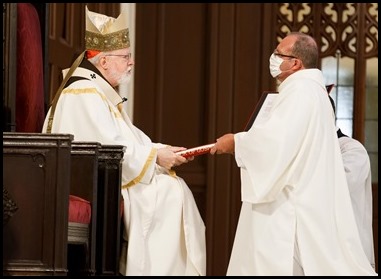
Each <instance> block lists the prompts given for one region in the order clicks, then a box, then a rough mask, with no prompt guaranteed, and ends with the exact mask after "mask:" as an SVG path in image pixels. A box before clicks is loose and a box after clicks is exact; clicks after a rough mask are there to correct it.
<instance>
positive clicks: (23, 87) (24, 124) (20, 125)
mask: <svg viewBox="0 0 381 279" xmlns="http://www.w3.org/2000/svg"><path fill="white" fill-rule="evenodd" d="M40 28H41V27H40V20H39V18H38V13H37V11H36V9H35V7H34V6H33V5H32V4H31V3H18V4H17V85H16V132H31V133H39V132H41V130H42V125H43V123H44V117H45V109H44V72H43V58H42V38H41V30H40Z"/></svg>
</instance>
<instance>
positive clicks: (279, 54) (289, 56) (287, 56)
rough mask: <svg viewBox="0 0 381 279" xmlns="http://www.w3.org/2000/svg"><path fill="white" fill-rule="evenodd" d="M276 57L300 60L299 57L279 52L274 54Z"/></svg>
mask: <svg viewBox="0 0 381 279" xmlns="http://www.w3.org/2000/svg"><path fill="white" fill-rule="evenodd" d="M273 53H274V55H275V56H278V57H280V58H283V57H286V58H294V59H298V57H295V56H292V55H286V54H282V53H279V52H275V51H274V52H273Z"/></svg>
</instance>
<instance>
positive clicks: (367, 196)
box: [339, 137, 375, 268]
mask: <svg viewBox="0 0 381 279" xmlns="http://www.w3.org/2000/svg"><path fill="white" fill-rule="evenodd" d="M339 144H340V150H341V155H342V156H343V163H344V169H345V174H346V177H347V182H348V187H349V192H350V196H351V200H352V206H353V210H354V214H355V218H356V223H357V227H358V229H359V233H360V238H361V243H362V245H363V247H364V250H365V253H366V255H367V257H368V260H369V262H370V263H371V265H372V266H373V268H375V259H374V243H373V225H372V222H373V207H372V205H373V199H372V175H371V168H370V160H369V156H368V152H367V151H366V149H365V147H364V146H363V145H362V144H361V143H360V142H359V141H357V140H355V139H353V138H350V137H340V138H339Z"/></svg>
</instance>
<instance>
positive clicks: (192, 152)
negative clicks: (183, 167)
mask: <svg viewBox="0 0 381 279" xmlns="http://www.w3.org/2000/svg"><path fill="white" fill-rule="evenodd" d="M213 146H214V143H211V144H206V145H201V146H197V147H193V148H188V149H186V150H184V151H178V152H176V154H179V155H181V156H183V157H185V158H188V157H192V156H198V155H202V154H206V153H209V152H210V149H212V147H213Z"/></svg>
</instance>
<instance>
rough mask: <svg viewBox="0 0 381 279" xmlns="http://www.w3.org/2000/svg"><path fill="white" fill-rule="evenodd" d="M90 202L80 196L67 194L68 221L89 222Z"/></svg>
mask: <svg viewBox="0 0 381 279" xmlns="http://www.w3.org/2000/svg"><path fill="white" fill-rule="evenodd" d="M90 220H91V205H90V202H89V201H87V200H84V199H82V198H80V197H77V196H73V195H70V196H69V222H74V223H82V224H90Z"/></svg>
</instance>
